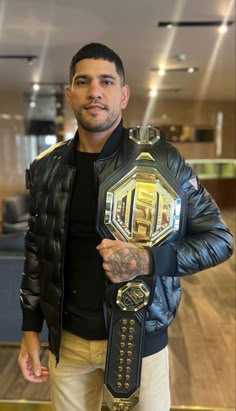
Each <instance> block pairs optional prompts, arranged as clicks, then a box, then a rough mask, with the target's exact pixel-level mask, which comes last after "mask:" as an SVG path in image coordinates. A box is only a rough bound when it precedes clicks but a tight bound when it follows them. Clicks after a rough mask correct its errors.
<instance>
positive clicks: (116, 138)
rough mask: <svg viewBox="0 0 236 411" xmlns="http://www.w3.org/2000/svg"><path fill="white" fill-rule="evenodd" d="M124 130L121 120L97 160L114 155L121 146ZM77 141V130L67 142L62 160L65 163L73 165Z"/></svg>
mask: <svg viewBox="0 0 236 411" xmlns="http://www.w3.org/2000/svg"><path fill="white" fill-rule="evenodd" d="M124 131H125V128H124V127H123V121H122V120H121V121H120V123H119V125H118V126H117V128H116V129H115V130H114V131H113V133H112V134H111V136H110V137H109V138H108V140H107V141H106V143H105V144H104V146H103V148H102V151H101V153H100V154H99V157H98V159H99V160H102V159H105V158H108V157H110V156H111V155H112V154H114V153H115V152H116V151H117V150H118V148H119V147H120V145H121V139H122V136H123V133H124ZM78 140H79V133H78V130H77V131H76V133H75V135H74V137H73V138H72V139H71V140H70V141H69V143H68V146H67V150H66V151H65V152H64V154H63V159H64V161H65V162H66V163H69V164H71V165H75V151H76V147H77V144H78Z"/></svg>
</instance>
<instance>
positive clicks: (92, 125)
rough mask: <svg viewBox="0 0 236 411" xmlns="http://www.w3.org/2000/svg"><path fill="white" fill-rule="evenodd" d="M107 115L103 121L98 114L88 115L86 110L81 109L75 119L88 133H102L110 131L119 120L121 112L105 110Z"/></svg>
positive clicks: (76, 113)
mask: <svg viewBox="0 0 236 411" xmlns="http://www.w3.org/2000/svg"><path fill="white" fill-rule="evenodd" d="M104 111H105V112H106V113H107V115H106V116H105V117H104V118H103V119H101V118H98V117H99V116H97V115H96V114H94V115H88V116H87V115H86V110H85V109H84V108H81V109H80V110H79V111H77V112H75V117H76V120H77V122H78V124H79V125H80V126H81V127H82V128H83V129H84V130H86V131H89V132H93V133H96V132H101V131H106V130H109V128H111V127H112V126H113V125H114V124H115V123H116V122H117V120H118V119H119V117H120V111H118V110H117V111H109V110H108V108H107V107H106V108H104Z"/></svg>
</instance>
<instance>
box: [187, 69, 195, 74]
mask: <svg viewBox="0 0 236 411" xmlns="http://www.w3.org/2000/svg"><path fill="white" fill-rule="evenodd" d="M187 71H188V73H190V74H192V73H194V71H195V68H194V67H189V68H188V70H187Z"/></svg>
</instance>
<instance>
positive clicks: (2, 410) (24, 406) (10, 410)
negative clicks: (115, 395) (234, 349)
mask: <svg viewBox="0 0 236 411" xmlns="http://www.w3.org/2000/svg"><path fill="white" fill-rule="evenodd" d="M51 410H52V408H51V405H50V403H49V402H37V403H36V402H24V401H15V402H14V401H12V402H4V401H3V402H1V401H0V411H51ZM101 411H109V410H108V408H107V407H105V406H104V407H102V410H101ZM171 411H235V410H233V409H232V408H231V409H223V408H205V407H204V408H202V407H198V406H196V407H190V408H189V407H184V406H183V407H172V408H171Z"/></svg>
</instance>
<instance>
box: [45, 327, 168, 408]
mask: <svg viewBox="0 0 236 411" xmlns="http://www.w3.org/2000/svg"><path fill="white" fill-rule="evenodd" d="M106 346H107V342H106V341H87V340H84V339H82V338H80V337H77V336H75V335H73V334H70V333H68V332H66V331H63V335H62V341H61V350H60V362H59V364H58V365H57V367H55V358H54V356H53V355H52V354H51V353H50V355H49V368H50V380H51V395H52V403H53V410H54V411H100V410H101V406H102V400H103V395H102V394H103V380H104V367H105V357H106ZM169 409H170V393H169V364H168V350H167V347H166V348H164V349H163V350H162V351H160V352H159V353H157V354H154V355H151V356H149V357H145V358H144V359H143V363H142V376H141V387H140V397H139V403H138V404H137V405H136V406H135V407H134V408H133V411H169Z"/></svg>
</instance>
